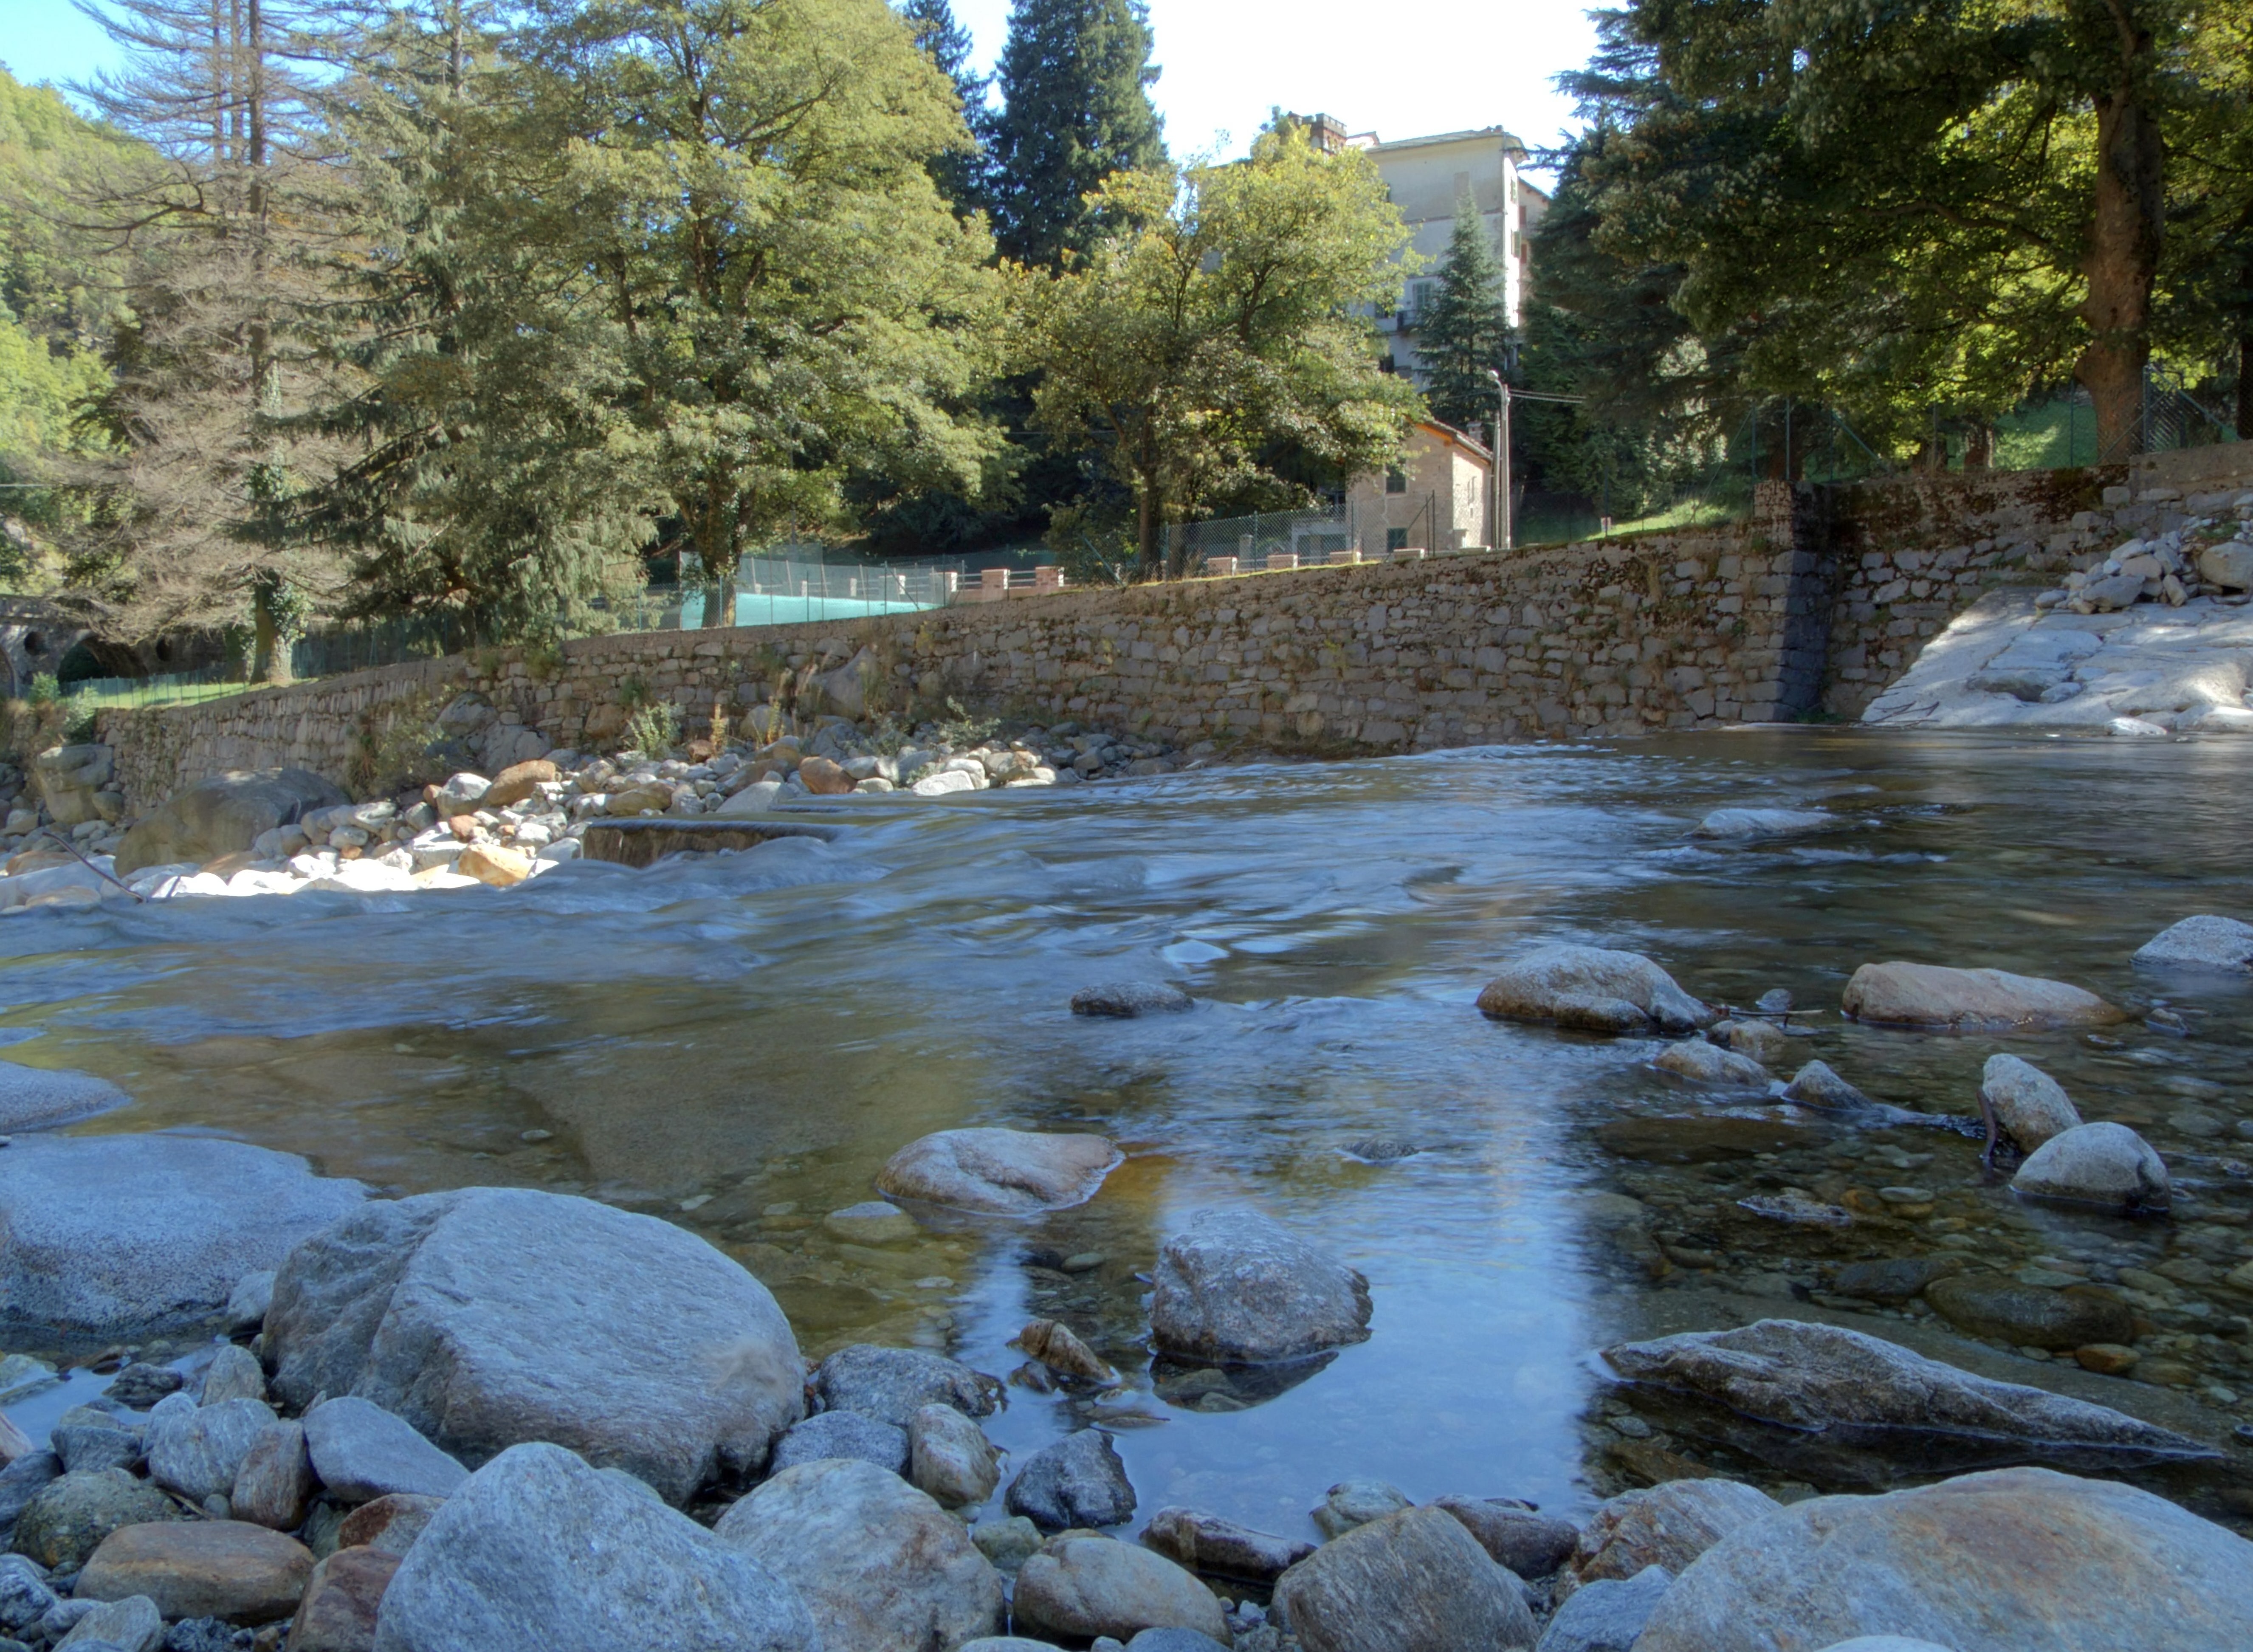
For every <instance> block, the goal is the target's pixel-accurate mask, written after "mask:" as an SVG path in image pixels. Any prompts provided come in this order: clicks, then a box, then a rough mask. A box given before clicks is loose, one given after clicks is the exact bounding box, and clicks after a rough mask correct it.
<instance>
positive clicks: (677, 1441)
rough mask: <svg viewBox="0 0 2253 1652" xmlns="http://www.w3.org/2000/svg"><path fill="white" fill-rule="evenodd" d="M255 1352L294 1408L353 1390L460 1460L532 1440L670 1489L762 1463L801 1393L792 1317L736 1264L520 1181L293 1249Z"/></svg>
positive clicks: (682, 1489)
mask: <svg viewBox="0 0 2253 1652" xmlns="http://www.w3.org/2000/svg"><path fill="white" fill-rule="evenodd" d="M266 1356H267V1358H268V1360H269V1362H271V1363H272V1364H273V1366H274V1369H275V1376H274V1385H275V1388H276V1391H277V1392H279V1393H280V1394H281V1395H282V1397H283V1398H284V1399H285V1400H287V1401H288V1403H289V1404H290V1405H307V1404H309V1403H310V1401H311V1400H312V1399H313V1398H314V1397H315V1396H316V1395H317V1394H321V1393H327V1394H330V1395H331V1396H341V1395H345V1394H354V1395H358V1396H359V1397H360V1398H364V1399H366V1400H370V1401H372V1402H373V1403H374V1404H375V1405H380V1406H381V1407H383V1408H384V1409H385V1410H386V1411H388V1412H394V1413H396V1414H397V1415H398V1416H399V1417H401V1418H405V1419H406V1421H407V1423H408V1425H410V1426H412V1427H413V1428H414V1429H415V1431H416V1432H419V1433H420V1434H422V1436H424V1437H425V1438H426V1439H429V1440H430V1441H432V1442H433V1443H435V1444H436V1446H438V1447H439V1449H440V1450H442V1451H443V1452H445V1453H449V1454H450V1455H451V1456H453V1457H456V1458H457V1459H459V1460H461V1461H463V1462H464V1463H466V1464H471V1465H475V1464H478V1463H482V1462H485V1460H488V1459H490V1458H492V1456H493V1455H494V1454H495V1453H498V1452H500V1451H502V1450H505V1449H506V1447H508V1446H513V1445H515V1444H517V1443H519V1442H520V1441H526V1440H545V1441H548V1442H551V1443H553V1444H555V1445H559V1446H568V1448H570V1449H571V1450H573V1451H576V1452H578V1453H581V1454H582V1455H583V1456H585V1457H586V1458H587V1459H588V1460H589V1461H591V1462H594V1463H597V1464H599V1465H601V1466H603V1467H618V1468H624V1469H625V1470H626V1471H627V1472H628V1473H630V1474H634V1475H636V1476H637V1477H638V1478H639V1479H641V1480H643V1481H646V1482H647V1483H648V1484H650V1485H652V1486H653V1487H655V1488H657V1489H658V1490H659V1492H661V1493H662V1494H663V1495H665V1496H666V1498H667V1499H668V1500H670V1501H672V1502H682V1501H684V1500H686V1499H687V1496H688V1495H690V1494H691V1493H692V1492H694V1490H695V1489H696V1488H698V1487H699V1486H701V1485H702V1484H704V1483H705V1482H706V1481H708V1480H711V1479H713V1478H714V1477H715V1476H716V1475H720V1474H739V1473H744V1472H748V1471H750V1470H753V1469H757V1468H758V1467H762V1466H763V1465H764V1463H765V1462H766V1460H767V1454H768V1451H769V1448H770V1447H771V1445H772V1443H773V1440H774V1438H775V1436H776V1435H777V1434H778V1433H780V1432H782V1431H783V1430H784V1429H785V1428H787V1427H789V1426H790V1425H791V1424H792V1423H794V1422H796V1421H797V1420H798V1418H799V1415H800V1414H801V1412H802V1411H803V1406H804V1400H803V1396H802V1386H803V1382H804V1377H803V1366H802V1365H801V1363H800V1362H799V1353H798V1342H797V1339H796V1338H795V1337H794V1336H792V1334H791V1328H790V1325H789V1322H788V1321H785V1319H784V1318H783V1314H782V1310H781V1309H780V1308H779V1307H776V1306H775V1300H774V1298H773V1297H771V1296H770V1295H769V1294H768V1293H767V1290H766V1287H765V1286H763V1285H761V1284H760V1283H759V1282H758V1281H757V1279H753V1278H752V1277H751V1276H750V1274H749V1273H747V1272H744V1271H743V1268H741V1267H740V1266H738V1265H736V1263H735V1262H733V1261H731V1260H729V1258H727V1257H725V1256H722V1254H721V1253H720V1252H719V1251H715V1250H714V1249H713V1248H712V1247H711V1246H710V1245H709V1244H706V1243H705V1242H704V1241H703V1240H701V1239H700V1238H698V1237H695V1236H694V1234H691V1233H688V1232H687V1231H685V1230H682V1229H680V1228H677V1227H674V1226H673V1224H672V1223H667V1222H659V1221H658V1220H656V1219H655V1218H653V1217H651V1216H635V1215H632V1214H631V1213H629V1212H627V1211H624V1210H617V1209H611V1208H610V1206H608V1205H603V1204H597V1203H596V1202H593V1201H592V1200H589V1199H577V1198H568V1197H564V1196H562V1195H555V1194H548V1193H536V1192H533V1191H531V1190H529V1189H527V1188H464V1189H462V1190H461V1191H458V1192H454V1193H435V1194H423V1195H419V1196H417V1197H415V1198H411V1199H401V1200H399V1201H397V1202H393V1203H384V1204H372V1205H369V1206H368V1207H366V1209H364V1210H363V1211H362V1212H361V1213H360V1214H359V1215H358V1216H353V1217H352V1218H351V1219H350V1220H349V1221H346V1222H344V1223H339V1224H338V1225H337V1226H336V1227H335V1228H333V1229H331V1230H329V1231H328V1232H326V1233H324V1234H322V1235H320V1236H319V1237H317V1238H314V1239H311V1240H309V1241H307V1242H306V1243H305V1244H302V1245H300V1246H299V1247H298V1248H297V1249H296V1250H295V1251H292V1252H291V1253H290V1254H289V1258H288V1259H287V1260H286V1261H285V1262H284V1263H283V1264H282V1267H281V1270H280V1272H279V1273H278V1274H277V1276H276V1279H275V1282H274V1306H273V1307H272V1308H271V1310H269V1313H268V1314H267V1316H266ZM308 1427H309V1430H310V1419H309V1423H308Z"/></svg>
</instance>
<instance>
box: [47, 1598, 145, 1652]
mask: <svg viewBox="0 0 2253 1652" xmlns="http://www.w3.org/2000/svg"><path fill="white" fill-rule="evenodd" d="M81 1607H83V1609H81ZM59 1622H67V1623H68V1624H69V1625H70V1628H69V1629H68V1630H67V1631H66V1633H65V1634H64V1635H63V1637H62V1639H60V1640H59V1641H57V1642H55V1652H157V1649H158V1648H159V1647H162V1646H163V1645H164V1639H165V1636H164V1614H163V1613H162V1612H159V1611H158V1610H157V1603H156V1602H155V1601H154V1600H150V1599H149V1598H148V1597H147V1596H146V1595H139V1594H136V1595H128V1596H127V1597H126V1598H125V1599H124V1600H106V1601H99V1602H85V1603H81V1602H79V1601H76V1600H72V1601H67V1602H66V1603H65V1605H64V1607H63V1609H62V1612H61V1613H60V1614H50V1616H49V1618H48V1620H47V1621H46V1622H45V1624H43V1625H42V1626H41V1627H42V1628H45V1630H46V1631H47V1632H48V1633H49V1634H50V1635H52V1634H53V1633H54V1632H55V1630H56V1629H57V1628H58V1627H59Z"/></svg>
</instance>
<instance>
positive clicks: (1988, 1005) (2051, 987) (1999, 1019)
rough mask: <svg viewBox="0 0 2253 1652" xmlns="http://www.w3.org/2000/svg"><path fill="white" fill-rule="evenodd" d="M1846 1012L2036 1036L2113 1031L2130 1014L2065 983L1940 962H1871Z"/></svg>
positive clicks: (1879, 1022) (1858, 977) (1857, 977)
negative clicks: (2055, 1031)
mask: <svg viewBox="0 0 2253 1652" xmlns="http://www.w3.org/2000/svg"><path fill="white" fill-rule="evenodd" d="M1845 1011H1846V1014H1849V1015H1851V1016H1852V1017H1853V1018H1854V1019H1855V1020H1856V1021H1868V1022H1870V1023H1872V1024H1873V1025H1876V1026H1881V1027H1923V1028H1943V1029H1946V1030H1948V1031H1951V1032H2012V1031H2017V1032H2031V1031H2035V1030H2038V1029H2040V1028H2059V1027H2110V1026H2112V1025H2114V1024H2115V1023H2116V1022H2119V1021H2125V1020H2127V1019H2128V1017H2127V1014H2126V1013H2125V1012H2124V1011H2123V1010H2121V1009H2119V1008H2117V1007H2115V1006H2113V1005H2110V1004H2108V1003H2106V1002H2105V1001H2104V1000H2103V999H2101V998H2099V997H2097V996H2096V993H2089V992H2084V991H2082V989H2081V988H2080V987H2078V986H2068V984H2067V983H2066V982H2064V981H2051V980H2044V979H2041V978H2040V976H2035V975H2013V974H2012V973H2010V972H2008V971H2006V970H1999V969H1950V968H1949V967H1947V966H1946V965H1940V964H1898V963H1896V964H1865V965H1862V967H1861V968H1859V969H1858V970H1856V971H1855V972H1854V974H1853V979H1851V980H1849V981H1848V982H1847V983H1846V993H1845Z"/></svg>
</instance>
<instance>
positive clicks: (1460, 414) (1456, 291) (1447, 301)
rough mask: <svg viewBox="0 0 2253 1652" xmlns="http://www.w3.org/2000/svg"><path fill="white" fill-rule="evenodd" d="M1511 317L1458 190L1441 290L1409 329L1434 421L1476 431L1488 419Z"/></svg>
mask: <svg viewBox="0 0 2253 1652" xmlns="http://www.w3.org/2000/svg"><path fill="white" fill-rule="evenodd" d="M1509 349H1510V314H1509V311H1508V310H1506V309H1504V308H1503V288H1502V261H1501V260H1500V259H1498V258H1496V256H1495V251H1494V238H1493V237H1492V236H1491V235H1489V234H1488V233H1487V227H1486V224H1485V221H1484V220H1482V219H1481V218H1480V217H1479V209H1478V203H1477V202H1476V201H1475V200H1474V199H1471V197H1470V196H1469V194H1468V193H1465V194H1464V195H1462V196H1461V197H1460V198H1459V199H1457V200H1456V202H1455V229H1454V235H1453V237H1452V238H1451V239H1450V240H1448V242H1447V266H1446V268H1443V269H1441V270H1440V290H1439V292H1438V294H1437V295H1436V296H1434V297H1433V300H1432V303H1430V304H1429V305H1428V306H1427V307H1426V309H1425V311H1424V315H1423V319H1422V321H1421V322H1420V323H1419V324H1418V326H1417V329H1416V353H1417V354H1418V355H1419V356H1421V357H1422V358H1423V359H1424V373H1425V379H1424V395H1425V399H1426V401H1428V402H1430V404H1431V408H1432V412H1433V415H1434V416H1435V417H1437V418H1438V419H1440V421H1441V422H1445V423H1447V424H1452V425H1454V427H1455V428H1456V429H1461V430H1481V429H1485V428H1486V424H1487V422H1488V421H1489V419H1491V418H1492V417H1493V416H1494V410H1495V388H1494V380H1492V379H1489V377H1488V376H1487V375H1488V373H1498V372H1500V371H1501V370H1502V367H1503V363H1504V362H1505V361H1506V360H1507V359H1508V352H1509Z"/></svg>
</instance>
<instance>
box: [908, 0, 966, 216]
mask: <svg viewBox="0 0 2253 1652" xmlns="http://www.w3.org/2000/svg"><path fill="white" fill-rule="evenodd" d="M900 16H901V17H904V18H905V19H906V20H907V24H908V26H909V28H910V29H911V30H913V31H914V32H915V36H916V42H917V45H921V46H922V47H923V51H924V56H925V57H927V58H929V59H931V62H932V63H934V64H936V65H937V66H938V72H939V73H941V74H943V75H945V77H946V78H947V79H948V80H952V82H953V83H954V94H955V96H956V97H958V98H959V99H961V101H962V119H963V122H964V123H965V124H966V125H967V126H968V127H969V129H970V133H971V136H972V138H973V140H975V139H977V138H978V137H980V135H981V134H982V133H983V131H984V129H985V125H986V122H987V113H986V87H987V77H986V76H984V75H982V74H980V73H977V72H976V71H975V70H973V68H972V67H971V66H970V54H971V52H972V51H973V49H974V48H975V45H976V42H974V41H973V40H972V39H971V38H970V31H969V30H967V29H966V28H964V27H963V26H962V24H960V23H959V22H957V21H956V20H955V16H954V8H953V7H952V6H951V5H949V4H948V3H947V0H907V3H906V4H904V5H903V6H902V7H901V8H900ZM930 170H931V181H932V182H933V183H935V184H937V185H938V192H939V193H940V194H942V195H944V196H945V197H946V199H947V200H948V201H949V202H950V203H951V204H952V206H953V207H954V210H955V211H956V212H958V213H967V212H971V211H973V210H974V209H976V208H978V207H981V206H984V205H985V204H986V203H985V187H984V186H985V182H986V178H985V168H984V157H982V156H981V155H980V152H979V151H978V150H977V149H976V148H974V147H970V146H966V145H960V144H958V145H955V146H953V147H952V148H949V149H945V150H941V151H939V153H938V154H936V155H934V156H932V157H931V162H930Z"/></svg>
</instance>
